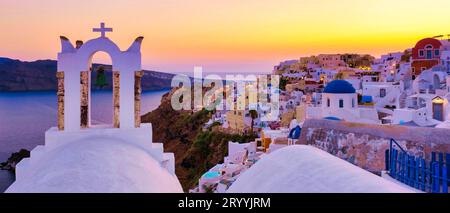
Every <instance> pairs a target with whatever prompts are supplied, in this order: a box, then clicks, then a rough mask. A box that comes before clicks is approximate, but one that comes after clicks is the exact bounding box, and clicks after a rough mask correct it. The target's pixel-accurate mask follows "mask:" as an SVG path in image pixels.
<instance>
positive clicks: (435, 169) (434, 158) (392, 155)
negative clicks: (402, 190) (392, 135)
mask: <svg viewBox="0 0 450 213" xmlns="http://www.w3.org/2000/svg"><path fill="white" fill-rule="evenodd" d="M444 156H445V158H444ZM385 157H386V158H385V159H386V161H385V164H386V171H388V172H389V175H390V176H391V177H393V178H395V179H396V180H398V181H400V182H402V183H404V184H407V185H409V186H411V187H414V188H416V189H419V190H422V191H424V192H432V193H448V186H449V183H450V179H449V173H450V154H449V153H445V154H444V153H436V152H432V153H431V161H426V160H425V159H424V158H422V157H416V156H413V155H410V154H408V153H407V152H406V151H405V150H404V149H403V148H402V147H401V146H400V145H399V144H398V143H397V141H395V140H394V139H391V141H390V144H389V150H386V156H385Z"/></svg>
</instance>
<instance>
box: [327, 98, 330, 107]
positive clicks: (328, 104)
mask: <svg viewBox="0 0 450 213" xmlns="http://www.w3.org/2000/svg"><path fill="white" fill-rule="evenodd" d="M327 107H330V98H327Z"/></svg>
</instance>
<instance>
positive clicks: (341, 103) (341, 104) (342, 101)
mask: <svg viewBox="0 0 450 213" xmlns="http://www.w3.org/2000/svg"><path fill="white" fill-rule="evenodd" d="M339 108H344V100H342V99H339Z"/></svg>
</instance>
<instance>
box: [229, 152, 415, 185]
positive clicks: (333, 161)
mask: <svg viewBox="0 0 450 213" xmlns="http://www.w3.org/2000/svg"><path fill="white" fill-rule="evenodd" d="M227 192H231V193H321V192H326V193H331V192H336V193H348V192H355V193H356V192H364V193H365V192H372V193H374V192H375V193H379V192H383V193H384V192H414V191H413V189H411V188H406V187H405V186H401V185H398V184H395V183H393V182H391V181H388V180H385V179H383V178H381V177H379V176H377V175H375V174H372V173H370V172H368V171H366V170H364V169H361V168H359V167H357V166H355V165H352V164H351V163H349V162H347V161H345V160H342V159H340V158H338V157H335V156H333V155H331V154H329V153H327V152H325V151H323V150H320V149H318V148H315V147H312V146H307V145H293V146H287V147H285V148H282V149H279V150H277V151H275V152H273V153H270V154H269V155H266V156H265V157H263V158H262V159H261V160H259V161H258V162H257V163H256V164H255V165H253V166H252V167H251V168H250V169H249V170H247V171H245V172H244V173H243V174H242V175H241V176H239V177H238V179H237V180H236V181H235V182H234V183H233V185H231V186H230V188H229V190H228V191H227Z"/></svg>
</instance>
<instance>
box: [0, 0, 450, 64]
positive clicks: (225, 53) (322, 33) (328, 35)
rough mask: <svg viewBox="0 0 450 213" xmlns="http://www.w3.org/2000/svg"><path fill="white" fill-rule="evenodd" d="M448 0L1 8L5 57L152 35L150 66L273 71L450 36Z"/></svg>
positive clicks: (169, 1)
mask: <svg viewBox="0 0 450 213" xmlns="http://www.w3.org/2000/svg"><path fill="white" fill-rule="evenodd" d="M449 8H450V1H448V0H428V1H421V0H292V1H290V0H285V1H283V0H228V1H216V0H208V1H206V0H205V1H204V0H197V1H189V0H186V1H179V0H164V1H163V0H160V1H148V0H134V1H133V0H109V1H101V0H89V1H88V0H80V1H57V0H40V1H35V0H21V1H3V0H2V1H0V57H1V56H3V57H11V58H18V59H22V60H36V59H46V58H50V59H55V58H56V54H57V52H59V49H60V44H59V35H65V36H67V37H68V38H69V39H70V40H71V41H72V42H74V41H75V40H78V39H80V40H84V41H86V40H88V39H91V38H94V37H97V36H98V33H93V32H92V28H93V27H98V25H99V23H100V22H101V21H104V22H106V25H107V27H113V28H114V32H113V33H108V34H107V35H108V37H110V38H111V39H112V40H113V41H115V42H116V43H117V44H118V45H119V46H120V47H121V48H122V49H126V48H127V47H128V46H129V45H130V44H131V42H132V41H133V39H134V38H135V37H137V36H140V35H142V36H144V37H145V39H144V43H143V47H142V53H143V66H144V68H146V69H152V70H160V71H165V72H190V71H192V69H193V66H195V65H202V66H203V67H204V70H205V71H207V72H244V71H248V72H269V71H271V69H272V67H273V65H275V64H276V63H278V62H279V61H281V60H287V59H297V58H299V57H300V56H307V55H311V54H318V53H346V52H351V53H369V54H372V55H374V56H379V55H381V54H384V53H387V52H393V51H402V50H404V49H406V48H411V47H413V46H414V44H415V43H416V42H417V41H418V40H419V39H421V38H424V37H431V36H435V35H441V34H444V35H447V34H449V33H450V21H449V20H450V13H449Z"/></svg>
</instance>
